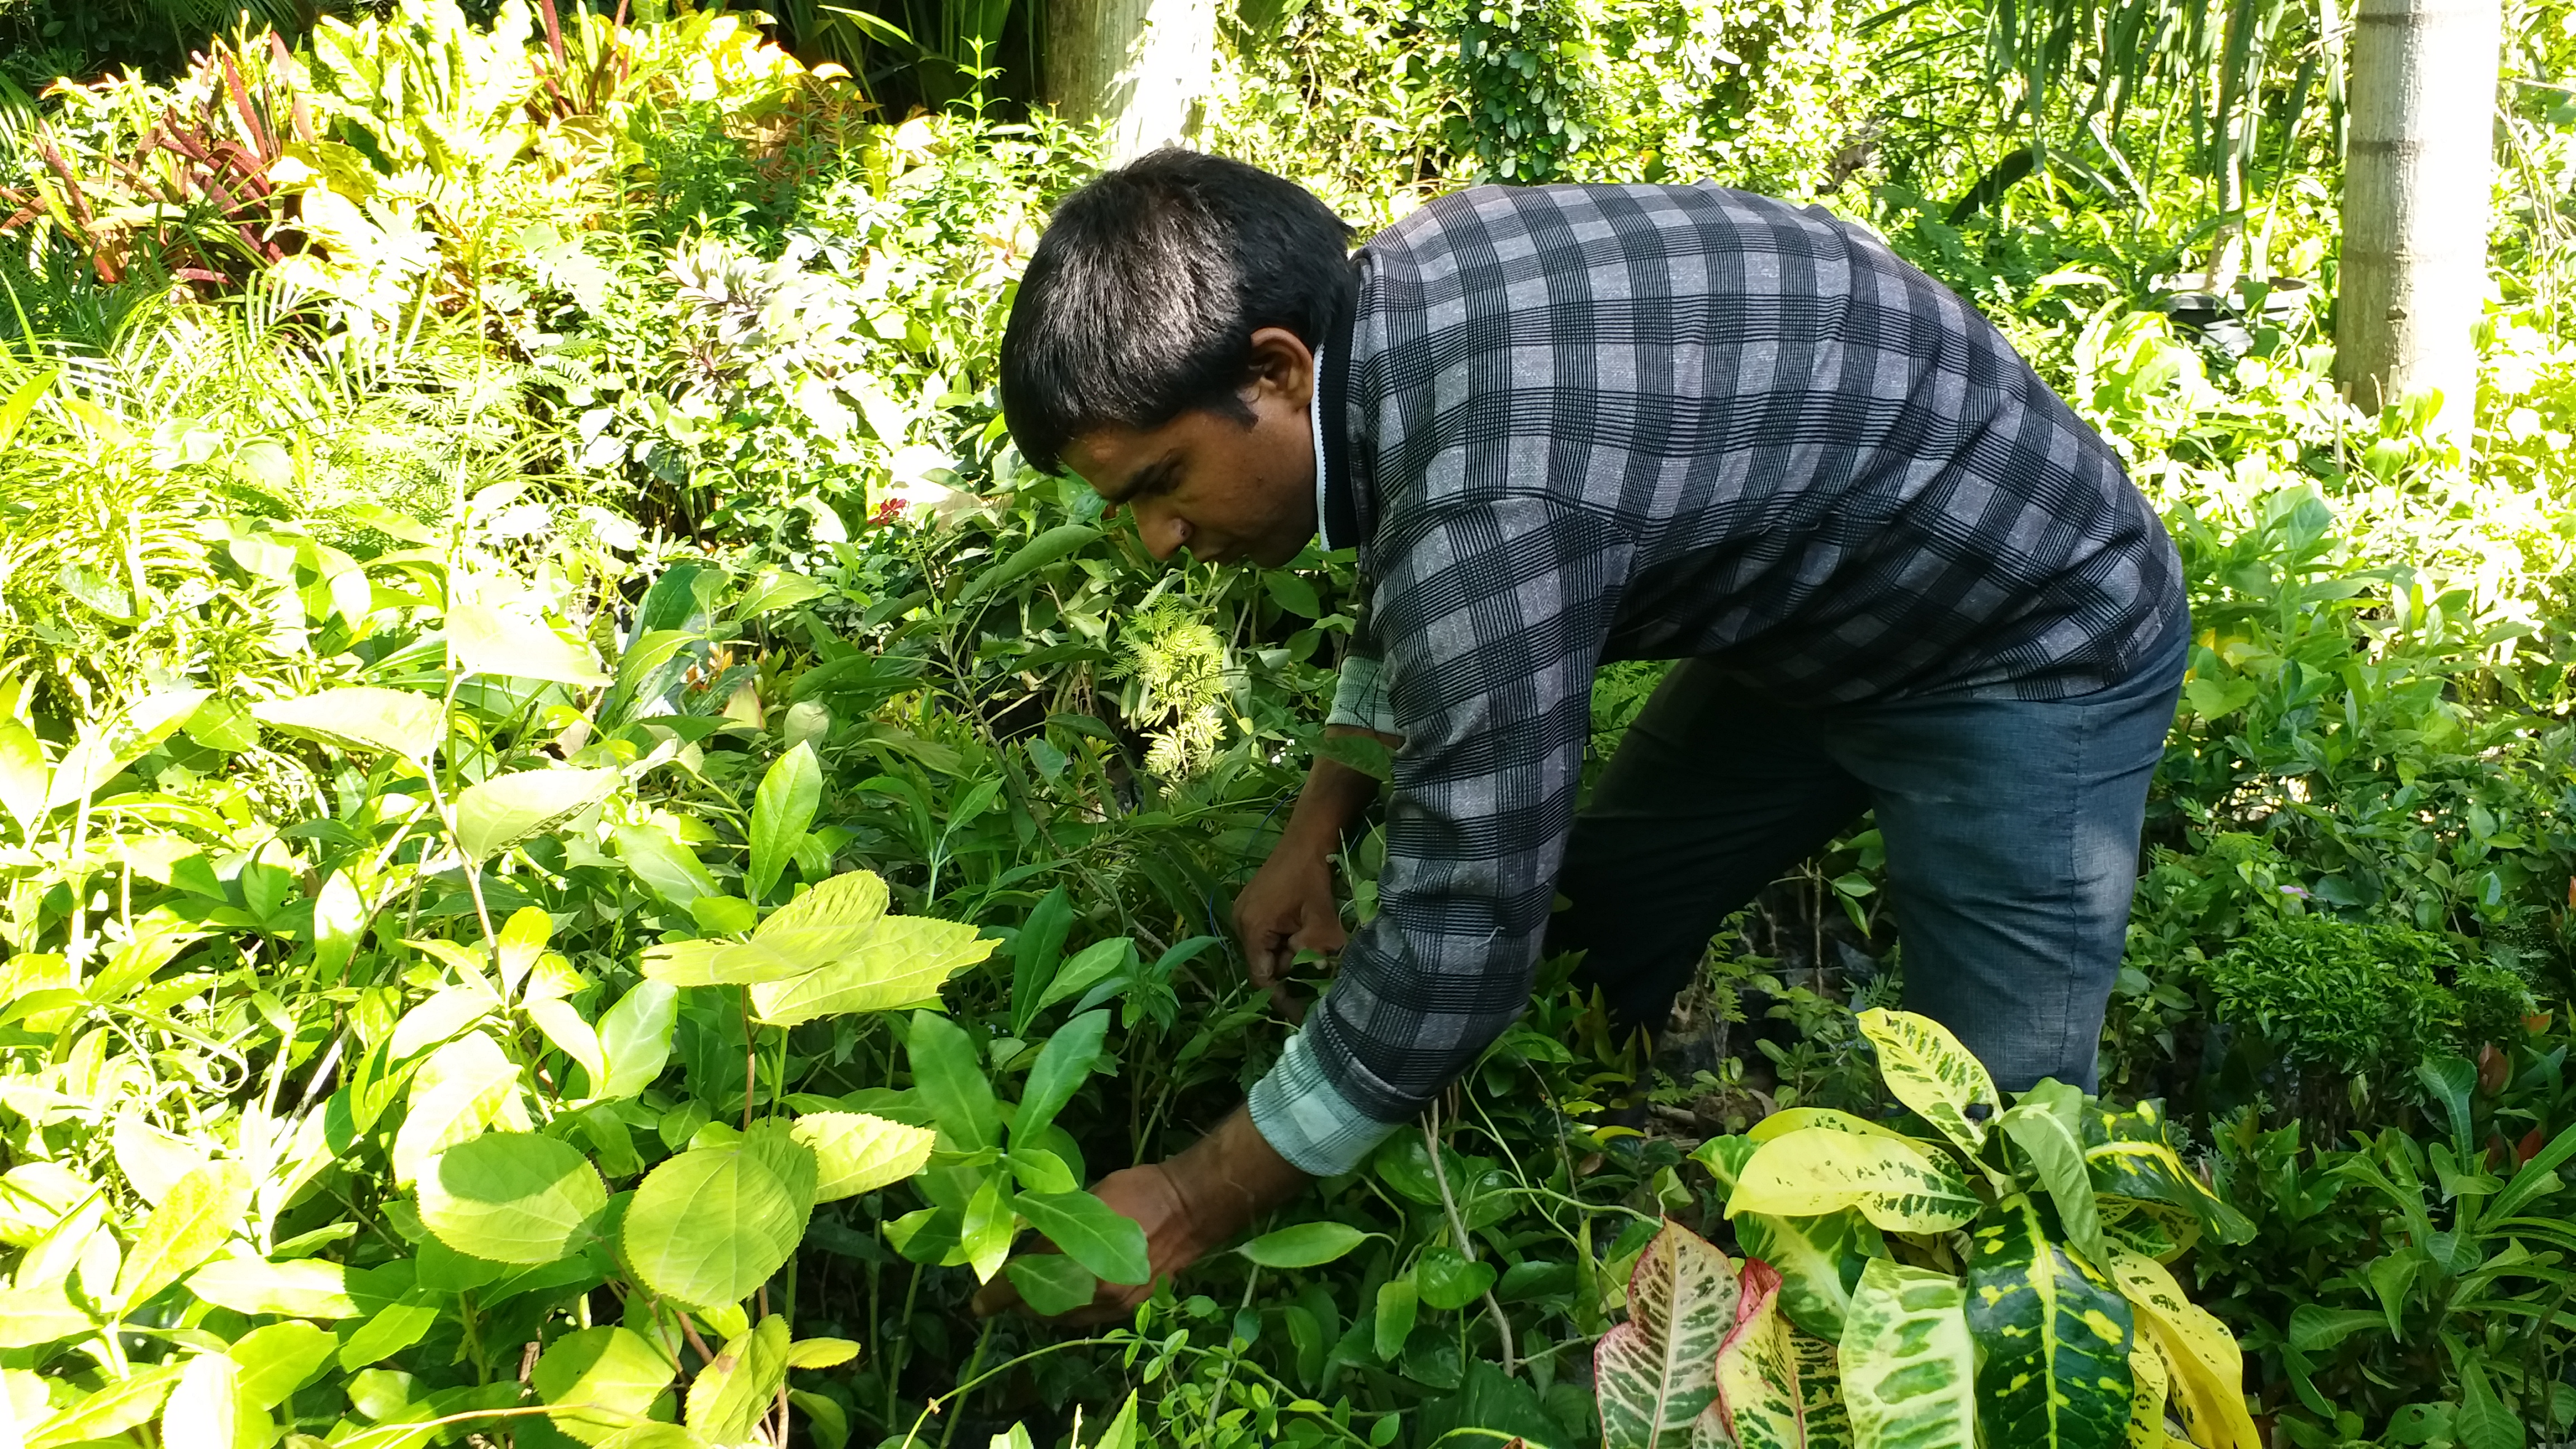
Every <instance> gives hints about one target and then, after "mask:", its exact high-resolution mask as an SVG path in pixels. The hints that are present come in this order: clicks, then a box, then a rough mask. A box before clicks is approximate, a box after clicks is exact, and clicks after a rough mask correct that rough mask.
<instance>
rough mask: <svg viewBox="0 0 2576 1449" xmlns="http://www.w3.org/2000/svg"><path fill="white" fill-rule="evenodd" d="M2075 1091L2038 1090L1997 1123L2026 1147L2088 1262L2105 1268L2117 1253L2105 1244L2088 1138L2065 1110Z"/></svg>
mask: <svg viewBox="0 0 2576 1449" xmlns="http://www.w3.org/2000/svg"><path fill="white" fill-rule="evenodd" d="M2040 1085H2041V1086H2042V1087H2048V1086H2055V1085H2059V1084H2056V1083H2049V1082H2043V1083H2041V1084H2040ZM2073 1091H2074V1089H2073V1088H2071V1087H2067V1088H2062V1090H2061V1092H2060V1093H2059V1094H2056V1095H2057V1096H2058V1097H2059V1100H2058V1101H2057V1102H2050V1101H2043V1100H2040V1098H2041V1096H2042V1094H2041V1093H2039V1092H2037V1091H2033V1092H2032V1093H2031V1094H2030V1095H2028V1096H2026V1097H2024V1098H2023V1099H2022V1100H2021V1101H2019V1102H2017V1103H2015V1104H2014V1105H2013V1107H2012V1108H2011V1109H2010V1110H2009V1111H2007V1112H2005V1113H2004V1114H2003V1116H2002V1117H2000V1118H1998V1119H1996V1123H1995V1125H1996V1126H1997V1127H1998V1128H2000V1129H2001V1130H2002V1132H2003V1134H2004V1136H2005V1137H2006V1138H2007V1139H2009V1140H2010V1141H2011V1143H2012V1145H2013V1146H2014V1147H2016V1148H2018V1149H2020V1152H2021V1156H2022V1157H2023V1159H2024V1160H2026V1161H2027V1162H2028V1163H2029V1164H2030V1169H2031V1173H2032V1176H2034V1177H2035V1178H2036V1179H2037V1180H2038V1186H2039V1187H2040V1188H2041V1189H2043V1190H2044V1191H2046V1192H2047V1194H2048V1199H2049V1206H2051V1207H2052V1208H2055V1209H2056V1211H2057V1221H2058V1225H2059V1227H2060V1228H2061V1229H2062V1231H2063V1233H2064V1236H2065V1240H2066V1242H2067V1243H2068V1244H2069V1245H2071V1246H2072V1247H2073V1248H2074V1249H2075V1251H2077V1252H2079V1253H2082V1254H2083V1255H2084V1259H2085V1261H2086V1262H2088V1263H2091V1264H2092V1265H2094V1266H2095V1267H2096V1268H2100V1267H2103V1266H2105V1265H2107V1264H2108V1263H2109V1262H2110V1261H2111V1259H2110V1254H2109V1253H2108V1252H2107V1251H2106V1250H2105V1249H2104V1247H2103V1245H2102V1215H2101V1210H2100V1209H2099V1208H2098V1207H2097V1206H2096V1205H2095V1203H2094V1201H2093V1179H2092V1178H2091V1177H2090V1176H2088V1175H2087V1173H2086V1168H2085V1162H2084V1143H2083V1139H2082V1138H2080V1137H2079V1136H2078V1135H2077V1129H2076V1125H2075V1123H2074V1122H2073V1121H2072V1120H2071V1115H2072V1114H2071V1113H2070V1112H2068V1111H2066V1110H2064V1107H2065V1103H2064V1100H2063V1098H2064V1094H2065V1093H2071V1092H2073Z"/></svg>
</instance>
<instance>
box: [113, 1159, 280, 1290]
mask: <svg viewBox="0 0 2576 1449" xmlns="http://www.w3.org/2000/svg"><path fill="white" fill-rule="evenodd" d="M251 1189H252V1183H251V1180H250V1174H249V1173H247V1172H245V1171H243V1170H242V1166H241V1164H240V1163H237V1162H231V1161H224V1162H210V1163H207V1164H206V1165H205V1166H203V1167H200V1168H198V1169H196V1170H195V1171H193V1172H190V1173H189V1174H188V1175H187V1176H185V1177H182V1178H180V1179H179V1180H178V1181H177V1182H175V1183H172V1184H171V1185H170V1190H169V1192H167V1193H166V1194H164V1195H163V1196H162V1198H161V1205H160V1206H159V1207H156V1208H154V1209H153V1210H152V1216H150V1217H148V1218H145V1219H144V1220H143V1230H142V1231H141V1232H140V1233H138V1234H136V1235H135V1239H134V1251H132V1252H130V1253H128V1254H126V1255H125V1263H124V1266H123V1267H122V1268H120V1269H119V1270H118V1272H117V1275H116V1295H115V1296H116V1301H117V1303H118V1305H119V1306H120V1308H121V1309H122V1310H128V1311H130V1310H132V1309H133V1308H135V1307H136V1306H137V1305H139V1304H141V1303H142V1302H143V1301H144V1300H145V1299H147V1298H150V1297H151V1296H152V1295H153V1294H155V1293H158V1292H160V1291H161V1290H162V1289H163V1288H166V1287H168V1286H169V1285H170V1284H172V1283H175V1282H177V1281H178V1280H179V1277H180V1275H182V1274H184V1273H186V1272H187V1271H188V1270H189V1269H191V1268H194V1267H196V1266H197V1265H198V1264H200V1263H203V1262H204V1261H206V1260H207V1259H208V1258H211V1257H213V1256H214V1255H215V1250H216V1249H217V1248H220V1247H222V1246H223V1245H224V1239H226V1238H228V1237H230V1236H232V1232H233V1229H235V1228H237V1227H239V1226H241V1221H242V1214H243V1213H245V1212H247V1211H249V1210H250V1199H251Z"/></svg>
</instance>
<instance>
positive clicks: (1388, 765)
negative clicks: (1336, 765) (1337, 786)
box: [1315, 734, 1395, 784]
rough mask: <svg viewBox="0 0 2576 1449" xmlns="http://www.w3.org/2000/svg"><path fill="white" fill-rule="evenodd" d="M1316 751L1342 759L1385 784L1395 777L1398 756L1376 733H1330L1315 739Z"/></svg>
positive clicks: (1324, 756)
mask: <svg viewBox="0 0 2576 1449" xmlns="http://www.w3.org/2000/svg"><path fill="white" fill-rule="evenodd" d="M1315 753H1316V754H1318V755H1320V756H1322V757H1323V758H1325V759H1328V760H1338V761H1340V762H1341V763H1343V764H1345V765H1348V766H1350V767H1351V768H1352V769H1354V770H1357V771H1359V772H1360V773H1361V774H1363V775H1366V776H1368V777H1369V778H1370V779H1372V780H1376V781H1378V782H1379V783H1381V784H1383V783H1385V782H1386V781H1388V780H1392V779H1394V778H1395V756H1394V754H1393V753H1392V752H1390V751H1389V750H1388V749H1387V747H1386V742H1385V741H1384V740H1381V739H1379V738H1377V737H1376V736H1375V735H1364V734H1360V735H1353V734H1328V735H1325V736H1324V737H1323V738H1321V739H1319V740H1317V741H1315Z"/></svg>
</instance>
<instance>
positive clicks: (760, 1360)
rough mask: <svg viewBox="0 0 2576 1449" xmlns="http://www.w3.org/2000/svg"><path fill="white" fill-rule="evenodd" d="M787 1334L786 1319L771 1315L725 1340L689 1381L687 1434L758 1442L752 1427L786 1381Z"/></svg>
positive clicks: (713, 1440) (726, 1441) (713, 1441)
mask: <svg viewBox="0 0 2576 1449" xmlns="http://www.w3.org/2000/svg"><path fill="white" fill-rule="evenodd" d="M788 1337H789V1334H788V1329H787V1320H786V1319H784V1318H781V1317H779V1316H778V1315H777V1314H775V1313H773V1314H770V1315H769V1316H768V1317H766V1318H763V1319H761V1320H760V1322H759V1323H758V1324H757V1325H755V1326H754V1327H753V1328H752V1329H751V1330H750V1331H749V1332H747V1333H740V1334H736V1335H735V1336H734V1337H733V1339H732V1340H731V1341H729V1342H727V1343H726V1344H725V1346H724V1350H723V1351H722V1352H721V1353H718V1354H717V1355H716V1361H715V1362H714V1363H711V1364H708V1365H707V1366H706V1367H705V1368H703V1369H700V1370H699V1371H698V1376H697V1378H696V1379H695V1380H694V1381H692V1382H691V1383H690V1385H689V1405H688V1410H687V1412H686V1414H685V1415H684V1416H683V1417H684V1418H685V1419H686V1421H687V1423H688V1426H689V1430H690V1432H692V1433H694V1434H696V1435H698V1436H699V1437H700V1438H702V1439H705V1440H706V1441H707V1442H709V1443H711V1444H748V1443H754V1442H761V1441H759V1440H757V1439H756V1438H755V1435H754V1433H753V1426H754V1425H755V1424H757V1423H758V1422H759V1421H760V1418H761V1416H762V1415H764V1414H766V1413H767V1412H768V1411H769V1407H770V1405H771V1404H772V1403H774V1402H775V1401H776V1400H777V1398H778V1391H779V1389H780V1388H782V1387H784V1386H785V1385H786V1383H787V1352H788Z"/></svg>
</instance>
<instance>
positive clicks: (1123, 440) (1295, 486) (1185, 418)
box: [1064, 327, 1315, 568]
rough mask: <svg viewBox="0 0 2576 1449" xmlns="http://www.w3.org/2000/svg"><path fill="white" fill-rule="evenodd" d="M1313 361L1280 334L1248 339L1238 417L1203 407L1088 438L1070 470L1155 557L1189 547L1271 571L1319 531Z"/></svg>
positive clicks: (1195, 554) (1075, 445)
mask: <svg viewBox="0 0 2576 1449" xmlns="http://www.w3.org/2000/svg"><path fill="white" fill-rule="evenodd" d="M1314 378H1315V359H1314V354H1313V353H1311V352H1309V351H1307V349H1306V344H1305V343H1303V342H1301V341H1299V340H1298V339H1297V335H1296V334H1295V333H1293V332H1290V331H1288V330H1286V329H1285V328H1278V327H1265V328H1263V329H1261V330H1260V331H1259V332H1256V333H1254V334H1253V335H1252V373H1251V377H1250V380H1249V381H1248V382H1247V383H1246V384H1245V386H1244V391H1243V393H1242V394H1241V396H1242V398H1243V400H1244V403H1245V404H1246V405H1247V406H1248V407H1250V408H1251V410H1252V422H1251V424H1250V425H1249V426H1246V425H1245V423H1244V421H1243V420H1242V419H1241V418H1240V417H1230V416H1227V415H1225V414H1221V413H1212V412H1205V411H1199V410H1192V411H1190V412H1185V413H1183V414H1181V415H1180V416H1179V417H1177V418H1174V419H1172V420H1171V421H1170V422H1168V423H1165V424H1163V425H1162V426H1161V427H1158V428H1153V429H1150V430H1144V431H1139V430H1137V429H1135V428H1125V427H1112V428H1103V429H1101V430H1099V431H1097V432H1091V433H1085V434H1083V435H1082V436H1081V437H1078V438H1076V439H1074V440H1073V442H1072V443H1071V445H1069V446H1068V447H1066V449H1065V450H1064V461H1065V465H1066V466H1067V467H1069V468H1071V469H1072V470H1073V471H1074V472H1075V473H1076V474H1078V475H1080V476H1081V478H1082V480H1083V481H1084V482H1086V483H1089V484H1090V485H1091V486H1092V489H1093V490H1094V491H1095V492H1097V493H1099V495H1100V496H1101V497H1102V498H1104V499H1106V500H1108V502H1109V505H1110V508H1111V510H1112V511H1113V512H1114V511H1115V510H1117V509H1119V508H1122V507H1123V508H1125V509H1126V510H1127V511H1128V512H1129V513H1132V514H1134V515H1135V518H1136V534H1137V537H1138V538H1140V539H1142V540H1143V541H1144V544H1145V548H1146V550H1147V551H1148V552H1150V553H1151V554H1153V555H1154V557H1156V558H1159V559H1168V558H1170V557H1171V556H1172V555H1173V554H1174V553H1176V552H1180V551H1183V550H1186V551H1187V552H1188V553H1189V555H1190V557H1192V558H1194V559H1197V560H1198V561H1199V562H1201V563H1242V562H1245V561H1250V562H1253V563H1257V564H1260V565H1261V566H1262V567H1264V568H1277V567H1279V566H1280V565H1282V564H1285V563H1287V562H1288V561H1289V560H1290V559H1293V558H1295V557H1296V556H1297V554H1298V552H1299V550H1301V549H1303V548H1304V547H1305V546H1306V541H1307V540H1308V539H1310V538H1313V537H1314V536H1315V439H1314V433H1313V430H1312V429H1313V425H1312V424H1311V423H1310V422H1309V421H1308V413H1307V409H1308V408H1309V407H1311V406H1312V405H1313V398H1314Z"/></svg>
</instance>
